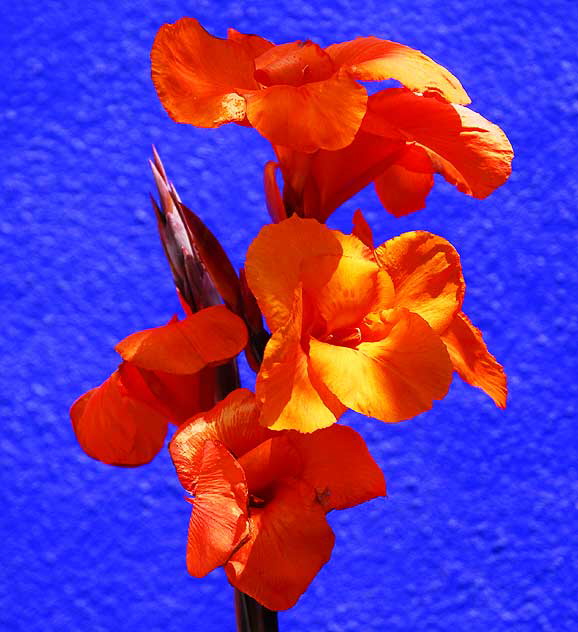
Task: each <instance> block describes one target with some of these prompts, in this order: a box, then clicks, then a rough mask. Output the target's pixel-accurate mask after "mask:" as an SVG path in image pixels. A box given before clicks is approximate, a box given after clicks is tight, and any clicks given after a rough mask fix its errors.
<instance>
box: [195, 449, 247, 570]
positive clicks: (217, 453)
mask: <svg viewBox="0 0 578 632" xmlns="http://www.w3.org/2000/svg"><path fill="white" fill-rule="evenodd" d="M190 467H191V468H194V470H195V472H196V474H197V475H196V486H195V488H194V494H195V498H194V500H192V501H191V502H192V504H193V512H192V514H191V519H190V522H189V533H188V539H187V569H188V571H189V573H190V574H191V575H193V576H194V577H204V576H205V575H206V574H207V573H210V572H211V571H212V570H213V569H215V568H217V566H222V565H223V564H225V563H226V562H227V560H228V559H229V558H230V557H231V555H232V553H233V552H234V551H235V549H236V548H237V547H238V546H239V545H240V544H241V543H242V542H243V540H245V539H246V538H247V537H248V536H249V517H248V514H247V501H248V493H247V485H246V483H245V476H244V474H243V469H242V468H241V466H240V465H239V464H238V463H237V461H236V460H235V459H234V457H233V456H232V455H231V453H230V452H229V451H228V450H227V449H226V448H225V447H224V446H223V445H222V444H220V443H218V442H214V441H205V442H204V443H203V444H202V446H201V448H200V450H199V453H198V455H197V458H196V459H195V460H194V461H192V462H191V463H190Z"/></svg>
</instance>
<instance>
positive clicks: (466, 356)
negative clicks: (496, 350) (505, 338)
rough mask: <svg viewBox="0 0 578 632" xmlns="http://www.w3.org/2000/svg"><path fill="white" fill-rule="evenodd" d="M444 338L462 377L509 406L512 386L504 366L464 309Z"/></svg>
mask: <svg viewBox="0 0 578 632" xmlns="http://www.w3.org/2000/svg"><path fill="white" fill-rule="evenodd" d="M442 340H443V341H444V342H445V344H446V347H447V349H448V352H449V354H450V358H451V360H452V363H453V365H454V369H455V370H456V371H457V372H458V374H459V376H460V377H461V378H462V380H464V381H465V382H467V383H468V384H471V385H472V386H476V387H478V388H480V389H482V390H483V391H484V393H486V394H487V395H489V396H490V397H491V398H492V399H493V400H494V403H495V404H496V406H498V407H499V408H505V407H506V399H507V395H508V388H507V383H506V374H505V373H504V368H503V367H502V365H501V364H499V362H498V361H497V360H496V358H494V356H493V355H492V354H491V353H490V352H489V351H488V348H487V347H486V343H485V342H484V339H483V338H482V332H481V331H480V330H479V329H478V328H477V327H475V326H474V325H473V324H472V323H471V321H470V320H469V318H468V317H467V316H466V315H465V314H464V313H463V312H461V313H459V314H458V315H457V316H456V318H455V320H454V321H453V323H452V324H451V325H450V327H449V329H448V330H447V331H446V332H445V333H444V334H443V336H442Z"/></svg>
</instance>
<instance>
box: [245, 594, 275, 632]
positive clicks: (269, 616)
mask: <svg viewBox="0 0 578 632" xmlns="http://www.w3.org/2000/svg"><path fill="white" fill-rule="evenodd" d="M235 610H236V612H237V632H279V625H278V623H277V613H276V612H274V611H273V610H269V609H268V608H265V606H262V605H261V604H260V603H257V602H256V601H255V600H254V599H253V598H252V597H249V595H246V594H245V593H242V592H240V591H239V590H237V589H235Z"/></svg>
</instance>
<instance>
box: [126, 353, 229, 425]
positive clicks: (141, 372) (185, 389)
mask: <svg viewBox="0 0 578 632" xmlns="http://www.w3.org/2000/svg"><path fill="white" fill-rule="evenodd" d="M218 371H219V368H217V367H205V368H204V369H201V370H200V371H199V372H198V373H194V374H192V375H173V374H171V373H165V372H164V371H147V370H146V369H140V368H139V367H137V366H134V365H132V364H130V363H128V362H123V363H122V364H121V365H120V367H119V372H120V375H121V379H122V383H123V385H124V386H125V388H126V390H127V391H128V393H129V394H130V396H131V397H133V398H134V399H137V400H138V401H140V402H142V403H144V404H147V405H148V406H150V407H151V408H154V409H155V410H156V411H158V412H159V413H160V414H161V415H162V416H163V417H164V418H165V419H167V420H169V421H172V422H173V423H175V424H177V425H178V424H181V423H183V422H184V421H186V420H187V419H189V417H192V416H193V415H196V414H198V413H200V412H202V411H205V410H209V409H210V408H212V407H213V406H214V405H215V400H216V398H217V381H218Z"/></svg>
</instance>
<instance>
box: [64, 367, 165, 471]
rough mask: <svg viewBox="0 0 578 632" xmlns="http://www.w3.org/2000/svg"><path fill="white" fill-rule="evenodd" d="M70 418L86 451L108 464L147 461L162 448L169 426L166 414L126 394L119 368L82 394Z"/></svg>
mask: <svg viewBox="0 0 578 632" xmlns="http://www.w3.org/2000/svg"><path fill="white" fill-rule="evenodd" d="M70 418H71V420H72V426H73V428H74V432H75V433H76V438H77V439H78V442H79V443H80V446H81V447H82V449H83V450H84V451H85V452H86V454H88V456H91V457H92V458H93V459H97V460H98V461H102V462H103V463H108V464H109V465H125V466H135V465H143V464H144V463H148V462H149V461H151V460H152V459H153V458H154V457H155V456H156V455H157V454H158V452H159V451H160V449H161V448H162V446H163V443H164V440H165V436H166V434H167V428H168V424H167V420H166V418H165V417H164V416H163V415H161V414H159V413H158V412H157V411H156V410H154V409H153V408H150V407H149V406H147V405H146V404H144V403H142V402H140V401H138V400H136V399H133V398H132V397H131V396H130V395H129V394H128V393H127V390H126V388H125V387H124V385H123V383H122V380H121V376H120V374H119V372H118V371H115V372H114V373H113V374H112V375H111V376H110V377H109V378H108V379H107V380H106V381H105V382H103V383H102V384H101V385H100V386H99V387H97V388H93V389H92V390H90V391H88V392H87V393H85V394H84V395H82V396H81V397H79V398H78V399H77V400H76V401H75V402H74V404H73V405H72V407H71V409H70Z"/></svg>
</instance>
